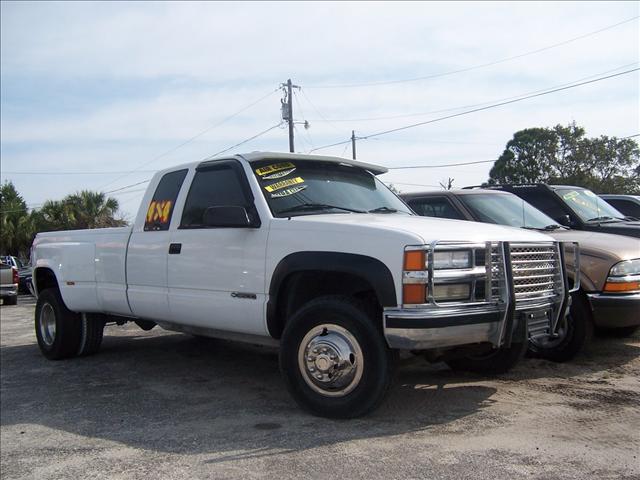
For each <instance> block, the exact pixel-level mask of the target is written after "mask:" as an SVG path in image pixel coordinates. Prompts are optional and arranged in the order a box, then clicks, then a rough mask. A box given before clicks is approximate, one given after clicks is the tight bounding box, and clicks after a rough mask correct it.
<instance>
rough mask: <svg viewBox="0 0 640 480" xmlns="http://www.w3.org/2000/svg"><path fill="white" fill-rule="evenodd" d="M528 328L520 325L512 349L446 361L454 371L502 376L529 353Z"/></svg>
mask: <svg viewBox="0 0 640 480" xmlns="http://www.w3.org/2000/svg"><path fill="white" fill-rule="evenodd" d="M526 330H527V329H526V328H523V326H522V325H520V326H519V327H518V328H517V329H516V331H515V332H514V339H513V341H512V343H511V346H510V347H503V348H498V349H493V350H491V351H490V352H488V353H485V354H479V355H467V356H463V357H457V358H456V357H453V358H447V359H445V363H446V364H447V365H449V367H450V368H451V369H452V370H456V371H462V372H473V373H481V374H492V375H493V374H501V373H507V372H508V371H509V370H511V369H512V368H513V367H514V366H515V365H516V364H517V363H518V362H519V361H520V360H521V359H522V357H524V354H525V352H526V351H527V347H528V343H527V332H526Z"/></svg>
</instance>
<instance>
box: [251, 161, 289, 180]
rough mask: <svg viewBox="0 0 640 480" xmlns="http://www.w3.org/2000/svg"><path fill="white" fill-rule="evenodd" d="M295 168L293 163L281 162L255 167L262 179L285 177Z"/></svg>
mask: <svg viewBox="0 0 640 480" xmlns="http://www.w3.org/2000/svg"><path fill="white" fill-rule="evenodd" d="M295 169H296V166H295V165H294V164H293V163H290V162H283V163H275V164H273V165H267V166H266V167H260V168H258V169H256V173H257V174H258V176H260V177H262V179H263V180H273V179H274V178H282V177H286V176H287V175H289V174H290V173H293V172H294V171H295Z"/></svg>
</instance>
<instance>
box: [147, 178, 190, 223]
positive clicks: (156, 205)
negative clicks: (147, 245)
mask: <svg viewBox="0 0 640 480" xmlns="http://www.w3.org/2000/svg"><path fill="white" fill-rule="evenodd" d="M186 176H187V170H186V169H185V170H177V171H175V172H170V173H167V174H166V175H164V176H163V177H162V179H161V180H160V183H158V187H157V188H156V191H155V193H154V194H153V198H152V199H151V203H149V207H148V208H147V217H146V219H145V222H144V231H145V232H150V231H151V232H153V231H160V230H169V224H170V223H171V215H172V214H173V207H174V206H175V204H176V199H177V198H178V192H180V187H181V186H182V182H183V181H184V177H186Z"/></svg>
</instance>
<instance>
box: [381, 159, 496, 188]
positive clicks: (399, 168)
mask: <svg viewBox="0 0 640 480" xmlns="http://www.w3.org/2000/svg"><path fill="white" fill-rule="evenodd" d="M495 161H496V159H495V158H493V159H491V160H476V161H474V162H459V163H440V164H438V165H410V166H407V167H388V168H387V170H407V169H410V168H441V167H459V166H461V165H476V164H478V163H489V162H495ZM425 186H426V185H425Z"/></svg>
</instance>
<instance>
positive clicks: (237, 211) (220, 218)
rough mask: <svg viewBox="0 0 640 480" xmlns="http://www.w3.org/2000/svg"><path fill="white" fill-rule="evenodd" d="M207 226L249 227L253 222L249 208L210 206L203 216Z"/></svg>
mask: <svg viewBox="0 0 640 480" xmlns="http://www.w3.org/2000/svg"><path fill="white" fill-rule="evenodd" d="M202 222H203V223H204V224H205V225H206V226H207V227H221V228H249V227H251V226H252V222H251V220H250V219H249V214H248V213H247V209H246V208H244V207H239V206H231V205H229V206H227V205H225V206H221V207H208V208H207V209H206V210H205V211H204V214H203V216H202Z"/></svg>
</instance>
